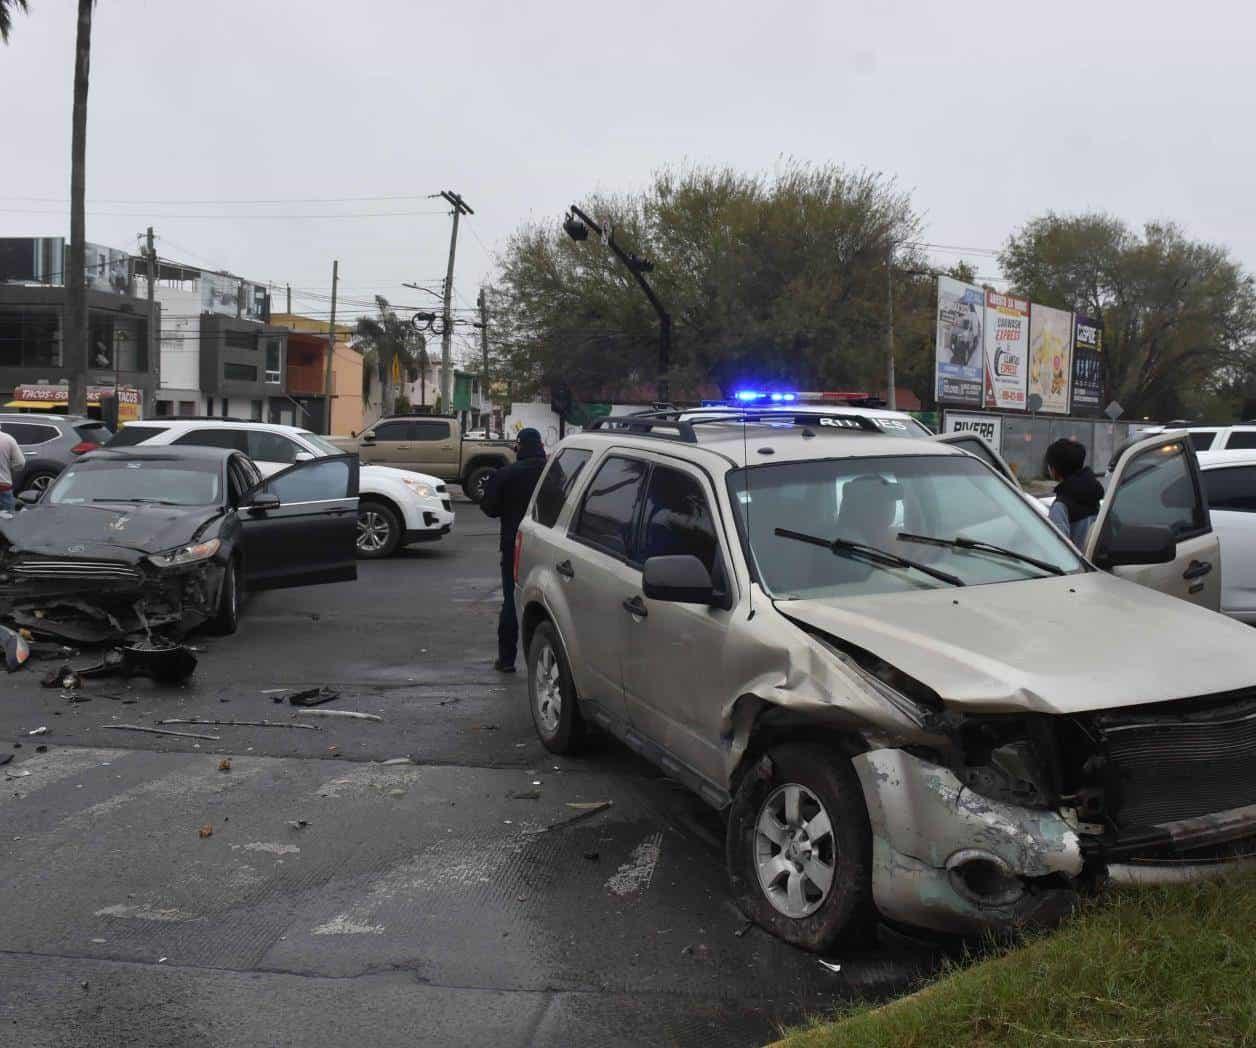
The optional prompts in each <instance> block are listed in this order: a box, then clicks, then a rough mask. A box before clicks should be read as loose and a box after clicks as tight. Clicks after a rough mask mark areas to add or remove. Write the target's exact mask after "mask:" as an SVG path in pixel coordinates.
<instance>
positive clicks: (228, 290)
mask: <svg viewBox="0 0 1256 1048" xmlns="http://www.w3.org/2000/svg"><path fill="white" fill-rule="evenodd" d="M201 312H202V313H221V314H223V316H228V317H236V316H239V315H240V281H239V279H238V278H237V277H228V276H222V275H221V274H218V273H206V272H203V271H202V273H201Z"/></svg>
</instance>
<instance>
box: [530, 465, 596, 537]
mask: <svg viewBox="0 0 1256 1048" xmlns="http://www.w3.org/2000/svg"><path fill="white" fill-rule="evenodd" d="M592 456H593V452H591V451H585V450H584V448H564V449H563V450H562V451H560V452H559V453H558V454H557V455H556V456H555V457H554V460H553V461H552V462H551V463H550V464H549V468H548V469H546V471H545V476H543V477H542V478H541V485H540V487H539V488H538V489H537V492H536V511H535V513H534V514H533V517H534V519H535V520H536V522H537V523H538V524H544V525H545V526H546V527H547V528H552V527H553V526H554V524H555V522H556V521H557V520H558V515H559V514H560V513H561V512H562V511H563V503H565V502H566V501H567V493H568V492H569V491H571V488H572V485H574V484H575V483H576V478H578V477H579V476H580V474H581V472H582V471H583V470H584V467H585V464H586V463H587V462H588V461H589V459H590V458H592Z"/></svg>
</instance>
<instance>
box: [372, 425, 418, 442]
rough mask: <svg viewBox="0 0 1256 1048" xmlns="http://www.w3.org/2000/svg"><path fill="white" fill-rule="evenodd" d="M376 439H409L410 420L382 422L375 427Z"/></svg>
mask: <svg viewBox="0 0 1256 1048" xmlns="http://www.w3.org/2000/svg"><path fill="white" fill-rule="evenodd" d="M375 439H376V440H409V439H410V423H409V422H381V423H380V424H379V425H378V426H376V427H375Z"/></svg>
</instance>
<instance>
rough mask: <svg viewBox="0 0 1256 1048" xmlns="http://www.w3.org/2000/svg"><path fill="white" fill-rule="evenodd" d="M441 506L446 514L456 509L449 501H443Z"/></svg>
mask: <svg viewBox="0 0 1256 1048" xmlns="http://www.w3.org/2000/svg"><path fill="white" fill-rule="evenodd" d="M440 504H441V509H443V510H444V511H445V512H446V513H448V512H450V511H451V510H452V509H453V508H454V504H453V503H452V502H450V501H449V499H441V500H440Z"/></svg>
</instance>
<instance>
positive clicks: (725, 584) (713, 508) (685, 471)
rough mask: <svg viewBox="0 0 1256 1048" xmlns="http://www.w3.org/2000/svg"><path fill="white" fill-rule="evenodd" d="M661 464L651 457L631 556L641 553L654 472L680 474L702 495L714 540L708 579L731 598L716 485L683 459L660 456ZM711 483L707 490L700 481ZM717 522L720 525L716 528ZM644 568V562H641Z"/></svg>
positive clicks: (728, 565)
mask: <svg viewBox="0 0 1256 1048" xmlns="http://www.w3.org/2000/svg"><path fill="white" fill-rule="evenodd" d="M660 457H663V458H664V461H657V460H654V458H653V456H652V457H651V461H650V472H649V474H648V475H647V476H646V478H645V484H644V485H643V487H642V498H641V501H640V506H639V508H638V511H637V523H636V528H635V538H634V553H640V552H641V543H642V542H643V541H644V529H645V503H646V499H647V497H648V495H649V491H650V483H651V481H653V479H654V471H655V470H656V469H669V470H671V471H672V472H673V473H680V474H682V475H684V476H686V477H688V478H689V479H690V480H693V481H694V482H695V483H696V484H697V485H698V490H699V492H700V493H701V494H702V500H703V502H705V503H706V508H707V514H708V515H709V516H710V518H711V525H712V532H713V534H714V536H715V559H714V562H713V564H712V569H713V570H712V572H711V578H712V581H714V582H715V583H716V589H717V591H719V590H721V589H722V590H723V591H724V592H725V593H726V594H728V595H729V596H730V597H731V596H733V593H732V592H731V590H732V588H733V587H732V575H733V572H732V569H731V566H730V565H731V560H730V558H729V555H728V552H727V549H728V546H729V543H728V541H727V539H728V535H727V533H726V530H725V526H724V513H723V509H722V508H721V506H720V500H719V498H718V497H714V498H713V496H715V493H716V488H715V481H714V479H713V478H712V477H711V474H710V473H708V472H707V471H706V470H705V469H704V468H703V467H702V466H699V465H698V464H697V463H694V462H689V461H687V460H685V459H673V458H671V457H670V456H660ZM704 477H705V478H706V479H707V480H708V481H710V484H709V486H708V485H707V484H704V483H703V478H704ZM716 521H718V522H719V524H718V526H716ZM640 563H641V565H642V566H644V564H645V562H644V561H640Z"/></svg>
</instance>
